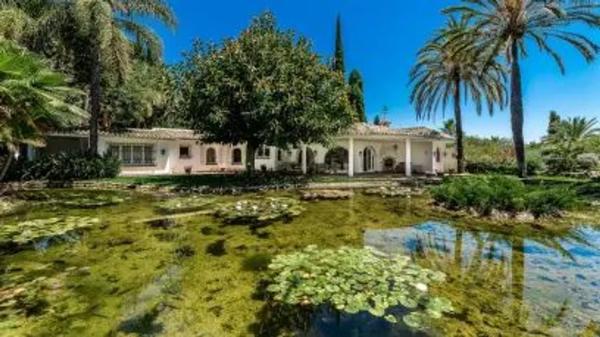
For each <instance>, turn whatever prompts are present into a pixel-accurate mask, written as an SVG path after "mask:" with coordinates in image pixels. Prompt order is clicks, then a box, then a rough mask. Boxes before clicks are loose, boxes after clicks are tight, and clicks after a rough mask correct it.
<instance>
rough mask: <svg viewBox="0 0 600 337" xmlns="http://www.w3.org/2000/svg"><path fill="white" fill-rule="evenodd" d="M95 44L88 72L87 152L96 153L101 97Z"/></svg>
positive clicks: (99, 64)
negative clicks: (88, 119) (88, 117)
mask: <svg viewBox="0 0 600 337" xmlns="http://www.w3.org/2000/svg"><path fill="white" fill-rule="evenodd" d="M98 48H99V47H98V46H97V45H93V46H92V57H91V59H92V68H91V72H90V88H89V90H90V98H89V99H90V144H89V152H90V154H92V155H97V154H98V124H99V119H100V112H101V105H100V104H101V103H100V100H101V98H102V84H101V77H102V65H101V63H100V50H98Z"/></svg>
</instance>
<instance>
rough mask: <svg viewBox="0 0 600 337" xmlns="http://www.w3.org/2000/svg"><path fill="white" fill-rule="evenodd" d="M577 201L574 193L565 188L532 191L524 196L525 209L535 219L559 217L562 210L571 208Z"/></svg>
mask: <svg viewBox="0 0 600 337" xmlns="http://www.w3.org/2000/svg"><path fill="white" fill-rule="evenodd" d="M576 200H577V196H576V194H575V192H574V191H573V190H571V189H567V188H553V189H545V190H537V191H532V192H529V193H527V194H526V196H525V207H526V208H527V210H529V211H530V212H531V213H532V214H533V215H534V216H535V217H540V216H544V215H559V214H560V212H561V211H562V210H565V209H570V208H572V207H573V206H574V205H575V203H576Z"/></svg>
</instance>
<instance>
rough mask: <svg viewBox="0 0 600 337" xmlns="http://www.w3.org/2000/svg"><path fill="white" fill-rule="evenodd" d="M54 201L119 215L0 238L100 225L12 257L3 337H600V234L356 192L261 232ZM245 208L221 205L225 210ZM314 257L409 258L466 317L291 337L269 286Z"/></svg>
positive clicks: (11, 220)
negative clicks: (277, 268) (438, 280)
mask: <svg viewBox="0 0 600 337" xmlns="http://www.w3.org/2000/svg"><path fill="white" fill-rule="evenodd" d="M44 193H45V194H47V195H49V196H50V200H60V199H61V198H64V196H65V195H67V196H69V198H70V199H73V193H77V195H76V198H78V199H82V200H84V199H86V196H95V195H98V194H102V195H104V196H106V198H105V199H106V200H118V201H119V203H116V202H115V203H114V204H110V203H108V205H105V206H98V205H94V207H95V208H93V207H89V208H77V207H76V206H74V204H73V203H62V204H60V203H49V202H47V201H44V200H39V201H35V202H34V201H30V204H29V205H28V207H27V209H26V210H25V211H24V212H21V213H19V214H16V215H12V216H7V217H3V218H0V226H9V225H11V224H15V223H18V222H22V221H27V220H36V219H47V218H53V217H58V218H62V217H67V216H72V217H92V218H97V219H98V220H99V222H98V223H96V224H94V225H93V226H92V227H90V228H87V229H85V230H83V231H80V232H79V234H78V235H73V234H71V235H69V236H68V237H67V238H66V239H64V240H52V241H48V240H46V241H44V242H43V243H44V244H39V243H38V244H37V245H35V246H28V247H25V248H23V247H21V248H16V247H14V246H10V245H9V246H4V247H3V248H0V336H53V337H54V336H77V337H79V336H169V337H172V336H176V337H177V336H203V337H204V336H205V337H212V336H214V337H220V336H305V337H343V336H344V337H345V336H352V337H360V336H365V337H366V336H376V337H408V336H431V337H433V336H456V337H458V336H524V337H529V336H556V337H572V336H598V330H597V329H598V323H600V231H599V230H598V228H599V227H598V224H592V223H590V224H582V225H581V226H579V227H577V228H575V229H573V230H570V231H564V232H559V233H549V232H545V231H542V230H533V231H515V232H514V233H511V234H510V235H509V234H506V233H507V231H506V230H504V231H503V233H500V232H494V231H490V230H489V228H490V226H489V224H487V225H485V226H484V225H481V226H480V225H478V224H477V223H473V221H469V222H467V221H466V220H465V221H463V220H462V219H460V218H453V219H445V218H444V215H443V214H439V213H436V212H435V211H434V210H432V209H431V207H429V206H428V205H427V202H426V200H424V199H421V198H412V199H403V198H398V199H381V198H378V197H375V196H364V195H362V194H361V193H356V195H355V196H354V197H353V198H351V199H350V200H337V201H319V202H311V203H304V202H303V203H302V206H303V207H304V208H305V211H304V212H303V213H302V214H301V215H300V216H299V217H296V218H294V219H293V220H290V221H285V222H275V223H272V224H271V225H269V226H266V227H261V228H250V227H248V226H239V225H238V226H235V225H224V224H223V223H222V222H221V221H219V220H218V219H215V218H213V217H212V216H211V215H210V214H204V213H202V212H199V213H195V214H194V215H193V216H189V217H178V216H175V217H174V218H172V219H169V220H165V219H161V217H162V216H163V215H161V213H160V212H159V210H158V209H157V205H158V203H159V202H161V201H162V200H164V199H172V196H162V195H148V194H137V193H134V192H98V191H94V192H82V191H77V192H75V191H66V190H63V191H61V190H54V191H46V192H44ZM269 195H273V196H290V197H297V195H296V194H294V193H292V192H288V193H277V194H275V193H270V194H269ZM244 197H247V196H244ZM240 198H242V197H239V196H237V197H236V196H224V197H217V198H216V200H215V204H221V203H224V202H228V201H234V200H239V199H240ZM37 199H46V198H37ZM446 217H447V216H446ZM486 228H487V230H486ZM509 233H510V231H509ZM312 244H316V245H318V246H320V247H339V246H344V245H345V246H353V247H361V246H364V245H366V246H371V247H374V248H376V249H378V250H381V251H383V252H388V253H401V254H406V255H410V256H411V257H412V258H413V259H414V261H416V262H417V263H419V264H421V265H422V266H424V267H427V268H430V269H434V270H439V271H443V272H444V273H446V275H447V281H446V282H445V283H442V284H437V285H434V286H433V287H432V288H431V289H430V291H432V292H433V293H435V294H436V295H440V296H444V297H447V298H449V299H450V300H451V301H452V302H453V305H454V307H455V309H456V310H455V312H454V313H452V314H449V315H446V316H444V317H443V318H441V319H439V320H435V321H432V322H430V323H429V324H428V327H427V329H426V330H425V331H411V330H410V329H408V328H407V327H406V326H405V325H404V324H403V323H398V324H391V323H387V322H386V321H384V320H383V319H378V318H375V317H372V316H370V315H369V314H367V313H359V314H356V315H345V314H337V313H335V312H333V311H332V310H329V309H328V308H319V309H318V310H316V311H315V312H313V313H312V314H310V315H307V316H306V317H304V319H303V324H302V329H300V328H299V327H298V326H286V324H287V323H286V322H288V319H287V318H288V317H279V316H277V315H276V314H274V313H273V312H272V311H271V310H270V306H269V305H268V303H266V302H265V301H264V299H263V297H262V296H261V291H260V289H261V285H262V282H261V280H263V279H264V277H265V272H264V271H265V269H266V266H267V265H268V263H269V260H270V258H271V257H272V256H274V255H277V254H282V253H289V252H292V251H296V250H299V249H302V248H304V247H306V246H308V245H312ZM15 294H26V296H23V295H19V296H15ZM394 310H399V311H401V310H402V308H396V309H394Z"/></svg>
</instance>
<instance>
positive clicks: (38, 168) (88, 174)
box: [8, 152, 121, 181]
mask: <svg viewBox="0 0 600 337" xmlns="http://www.w3.org/2000/svg"><path fill="white" fill-rule="evenodd" d="M120 171H121V163H120V162H119V160H118V159H117V158H114V157H111V156H108V155H104V156H94V155H89V154H80V153H66V152H63V153H59V154H52V155H44V156H40V157H38V158H36V159H34V160H23V161H19V162H17V163H16V164H15V166H13V167H12V168H11V171H10V172H9V176H8V180H55V181H69V180H86V179H101V178H114V177H116V176H117V175H118V174H119V172H120Z"/></svg>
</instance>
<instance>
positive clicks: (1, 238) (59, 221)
mask: <svg viewBox="0 0 600 337" xmlns="http://www.w3.org/2000/svg"><path fill="white" fill-rule="evenodd" d="M99 222H100V220H99V219H97V218H90V217H71V216H70V217H66V218H58V217H57V218H49V219H36V220H29V221H23V222H19V223H16V224H14V225H11V224H5V225H3V226H2V227H0V246H1V245H5V244H10V243H13V244H17V245H24V244H28V243H36V242H42V241H46V240H48V239H53V238H60V237H63V238H66V237H67V236H68V235H70V234H73V233H75V232H78V231H80V230H83V229H87V228H90V227H92V226H94V225H97V224H98V223H99Z"/></svg>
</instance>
